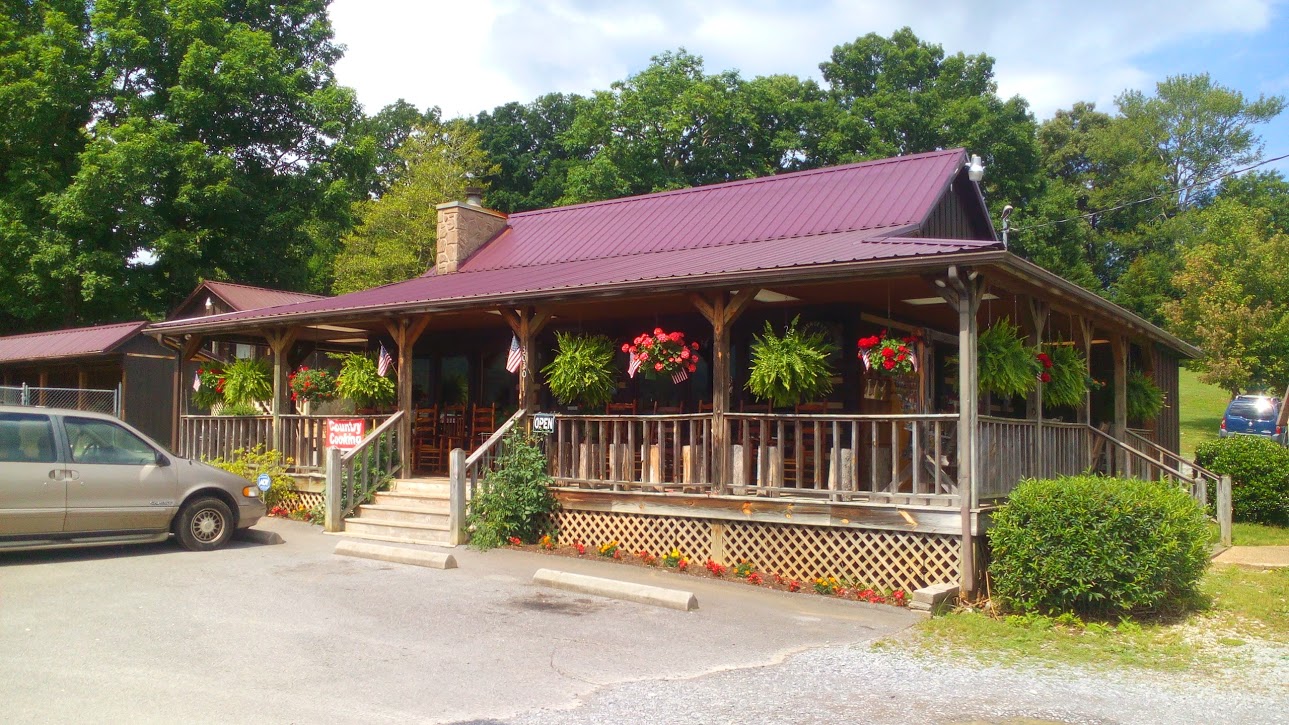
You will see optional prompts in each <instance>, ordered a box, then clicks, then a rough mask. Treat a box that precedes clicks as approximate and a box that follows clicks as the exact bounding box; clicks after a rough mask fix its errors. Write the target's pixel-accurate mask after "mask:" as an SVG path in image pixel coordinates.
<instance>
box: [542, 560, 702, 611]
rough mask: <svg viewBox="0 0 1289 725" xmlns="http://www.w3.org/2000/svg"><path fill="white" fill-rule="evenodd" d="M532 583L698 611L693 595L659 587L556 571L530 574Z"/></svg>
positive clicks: (544, 570) (638, 602)
mask: <svg viewBox="0 0 1289 725" xmlns="http://www.w3.org/2000/svg"><path fill="white" fill-rule="evenodd" d="M533 583H534V584H539V585H541V586H547V587H551V588H553V589H563V590H565V591H570V592H578V593H580V594H594V595H596V596H600V597H608V598H610V599H622V600H624V601H628V602H636V603H637V604H651V605H653V606H655V607H666V608H668V609H679V610H680V611H682V612H688V611H689V610H691V609H697V608H698V597H696V596H694V593H693V592H686V591H681V590H680V589H664V588H663V587H655V586H649V585H647V584H635V583H632V582H624V581H618V580H617V579H603V578H601V577H598V576H586V575H584V574H573V573H570V572H566V571H556V570H555V569H538V570H537V573H536V574H533Z"/></svg>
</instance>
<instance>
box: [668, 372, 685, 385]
mask: <svg viewBox="0 0 1289 725" xmlns="http://www.w3.org/2000/svg"><path fill="white" fill-rule="evenodd" d="M688 379H689V373H688V372H686V371H685V369H684V368H677V369H676V372H674V373H672V374H671V382H673V383H675V384H677V385H679V384H681V383H683V382H685V381H686V380H688Z"/></svg>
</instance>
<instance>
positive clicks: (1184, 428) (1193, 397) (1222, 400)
mask: <svg viewBox="0 0 1289 725" xmlns="http://www.w3.org/2000/svg"><path fill="white" fill-rule="evenodd" d="M1177 392H1178V395H1177V397H1178V398H1179V400H1178V405H1179V408H1178V412H1179V414H1180V415H1179V417H1180V419H1181V432H1182V446H1181V447H1182V450H1181V454H1182V457H1183V458H1187V459H1194V458H1195V448H1196V446H1198V445H1199V444H1200V443H1203V442H1204V441H1206V440H1209V439H1210V438H1216V437H1217V428H1218V426H1219V425H1220V424H1221V423H1222V414H1223V413H1225V412H1226V404H1227V403H1229V402H1231V394H1230V393H1228V392H1226V391H1225V390H1223V389H1221V388H1219V387H1217V386H1216V385H1208V384H1207V383H1201V382H1200V381H1199V373H1196V372H1193V371H1190V370H1186V369H1183V370H1182V371H1181V376H1180V381H1179V384H1178V391H1177Z"/></svg>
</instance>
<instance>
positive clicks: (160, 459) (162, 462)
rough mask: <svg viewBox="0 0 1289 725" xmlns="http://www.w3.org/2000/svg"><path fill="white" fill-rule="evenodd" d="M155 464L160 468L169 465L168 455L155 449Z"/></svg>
mask: <svg viewBox="0 0 1289 725" xmlns="http://www.w3.org/2000/svg"><path fill="white" fill-rule="evenodd" d="M157 465H158V466H161V467H162V468H165V467H166V466H168V465H170V457H169V456H167V455H166V454H164V453H162V452H161V451H157Z"/></svg>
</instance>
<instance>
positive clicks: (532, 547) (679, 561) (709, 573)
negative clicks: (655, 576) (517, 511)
mask: <svg viewBox="0 0 1289 725" xmlns="http://www.w3.org/2000/svg"><path fill="white" fill-rule="evenodd" d="M509 543H510V546H509V547H508V548H511V549H518V550H521V551H532V552H536V553H540V554H547V555H551V556H566V557H569V558H573V559H608V560H611V561H616V562H619V563H622V564H626V565H629V566H637V567H644V568H648V569H669V570H672V571H674V572H676V573H677V575H680V574H684V575H685V576H696V577H700V578H703V579H722V580H725V581H732V582H741V583H743V584H746V585H748V586H756V587H762V588H765V589H774V590H776V591H782V592H799V593H801V594H810V595H814V596H825V597H831V598H833V599H847V600H851V601H860V602H868V603H870V604H889V605H891V606H895V607H904V606H908V601H909V593H908V592H906V591H904V590H902V589H895V590H885V589H880V588H877V587H870V586H865V585H863V584H861V583H859V582H851V581H844V580H838V579H836V578H833V577H827V578H819V579H815V580H812V581H799V580H796V579H791V578H788V577H785V576H782V575H780V574H776V573H772V572H763V571H758V570H757V568H756V565H755V564H754V563H753V562H750V561H746V560H740V561H737V562H735V563H733V564H731V565H728V566H726V565H724V564H721V563H719V562H717V561H714V560H712V559H708V560H707V561H706V562H703V563H702V565H701V566H700V565H698V563H696V562H694V561H692V560H691V559H690V558H689V557H688V556H686V555H685V554H684V553H683V552H681V551H680V550H679V549H672V550H671V551H667V552H652V551H636V552H630V553H628V552H626V551H625V550H623V549H622V548H621V547H620V546H619V545H618V542H616V541H608V542H603V543H600V544H595V545H592V544H589V543H585V542H581V541H575V542H573V544H572V545H571V546H559V545H557V544H556V543H555V541H554V539H552V538H551V537H550V536H543V537H542V538H541V539H540V540H539V541H538V542H537V543H536V544H524V543H523V542H522V541H520V540H519V539H518V538H515V537H511V538H510V540H509Z"/></svg>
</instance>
